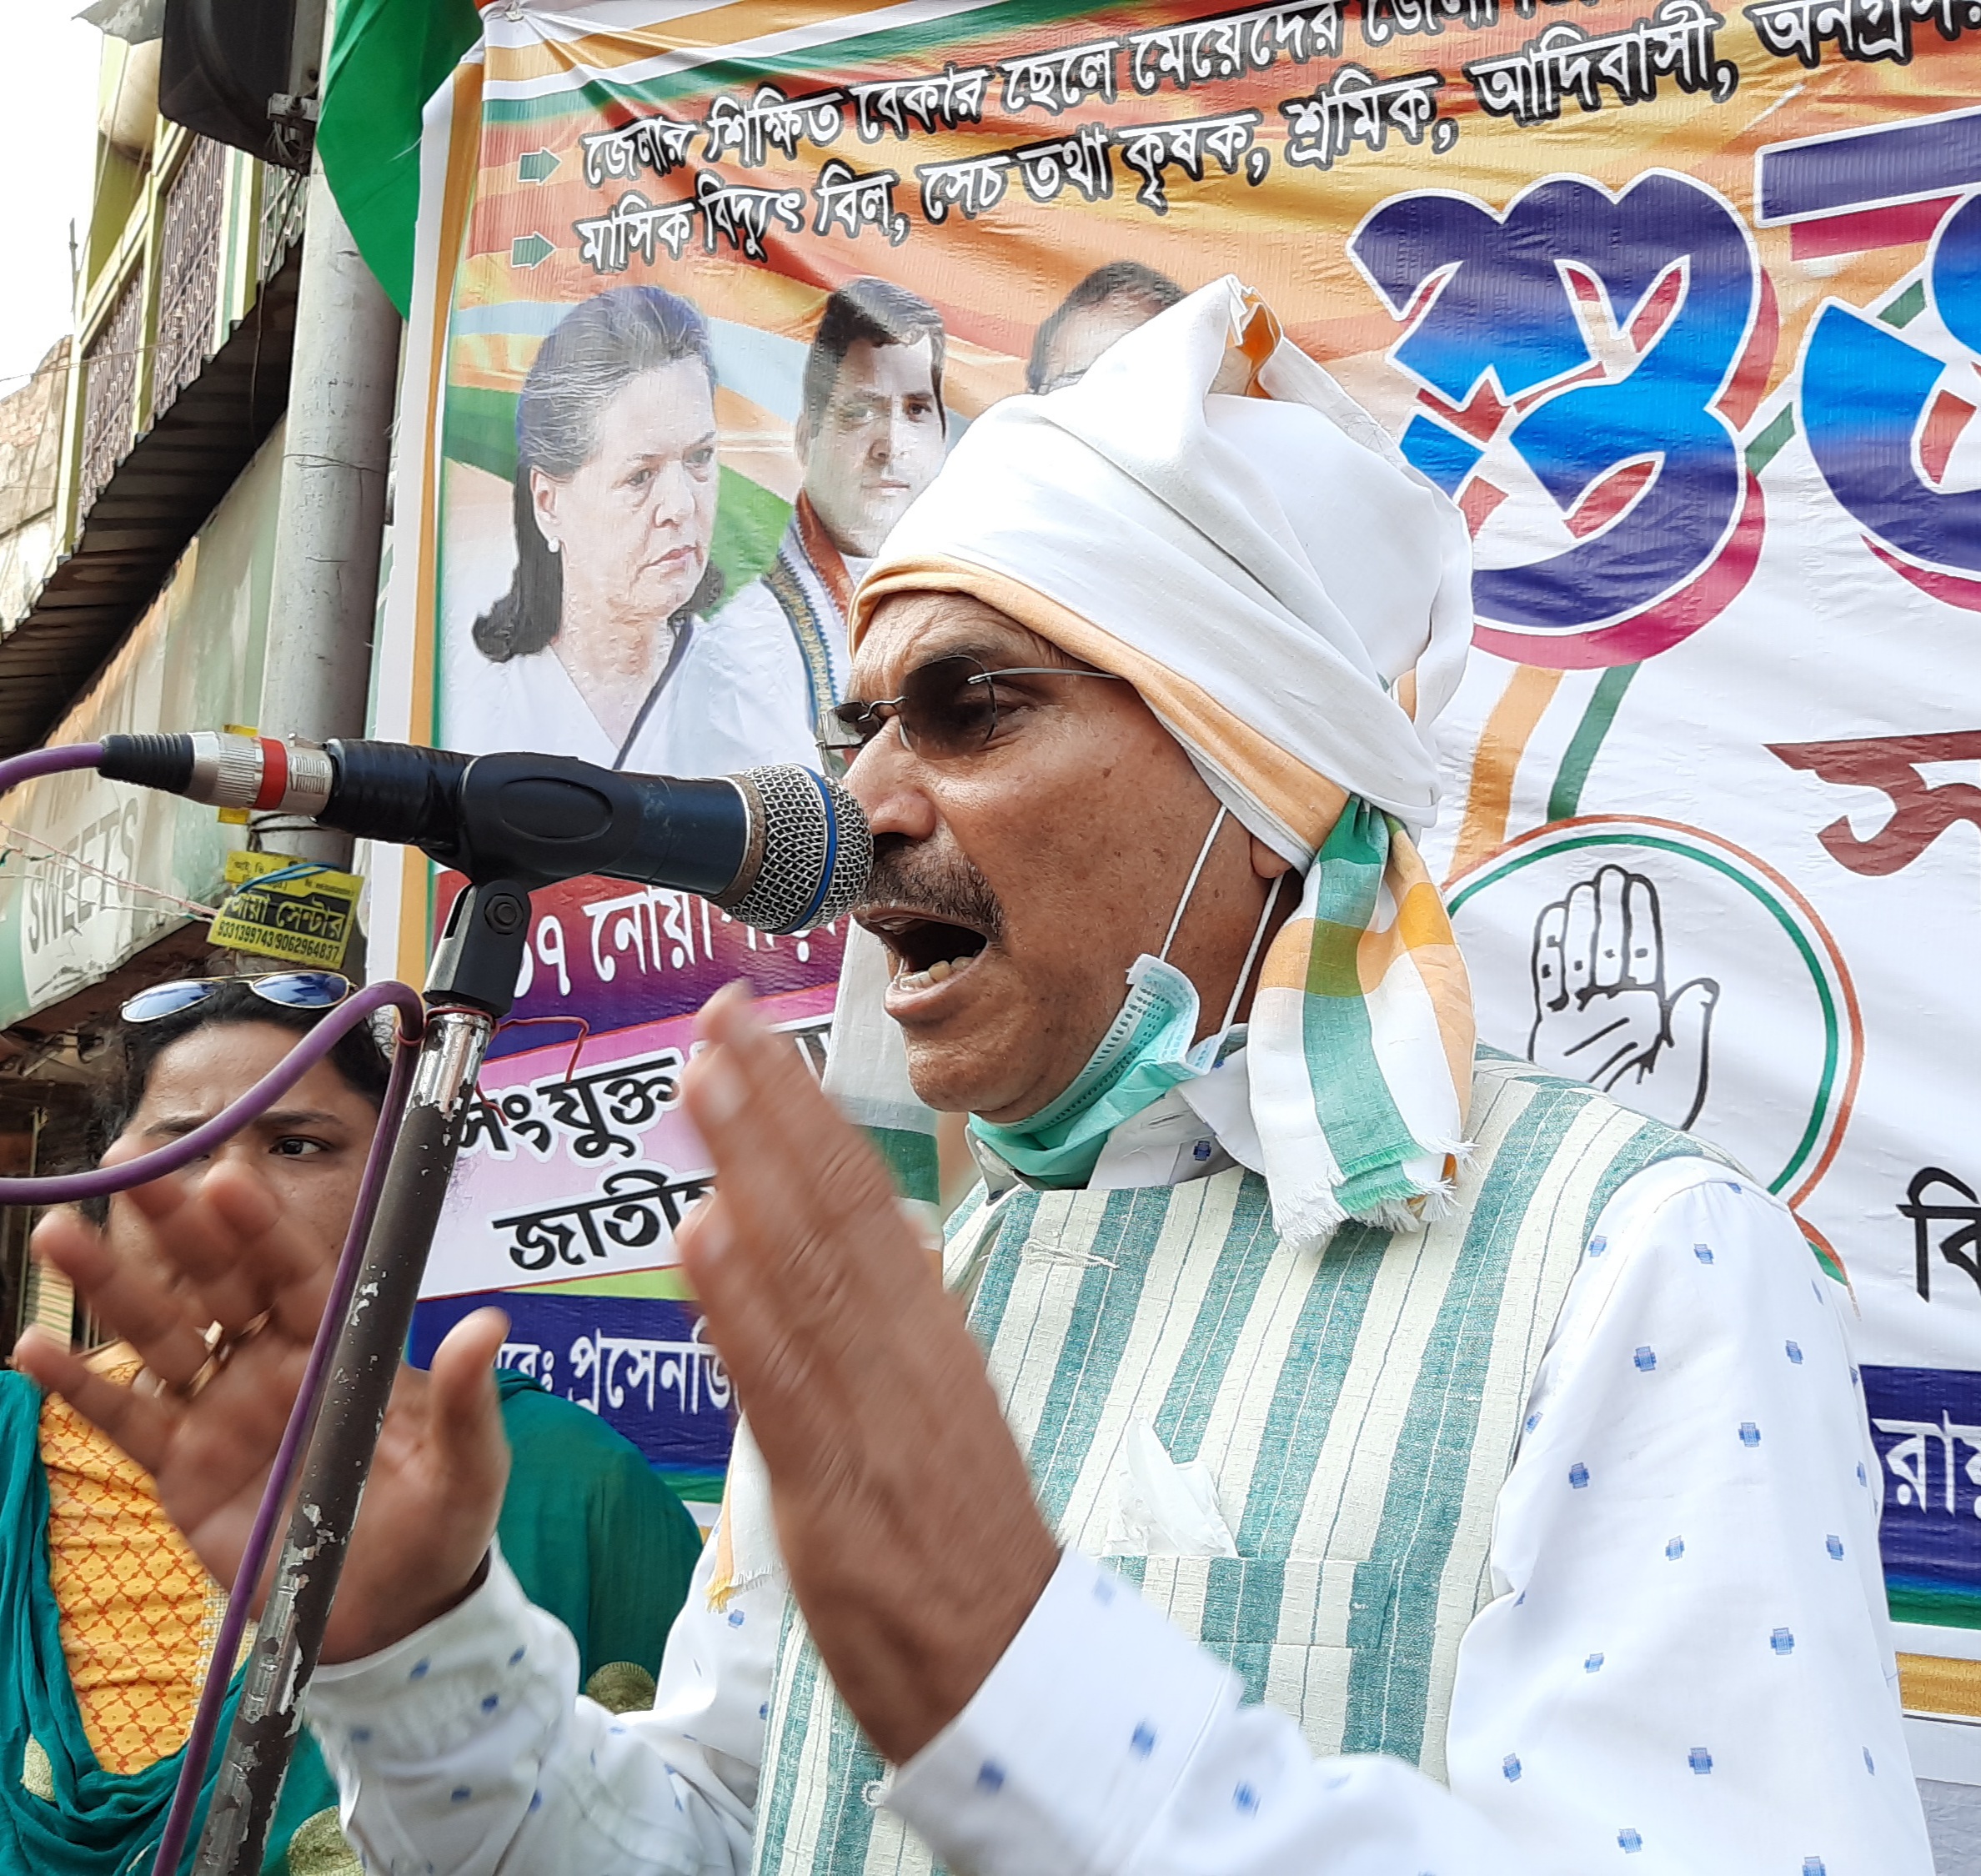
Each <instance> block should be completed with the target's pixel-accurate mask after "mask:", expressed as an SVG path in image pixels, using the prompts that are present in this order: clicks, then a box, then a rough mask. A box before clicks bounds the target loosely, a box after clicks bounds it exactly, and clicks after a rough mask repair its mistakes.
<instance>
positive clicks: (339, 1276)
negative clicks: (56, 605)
mask: <svg viewBox="0 0 1981 1876" xmlns="http://www.w3.org/2000/svg"><path fill="white" fill-rule="evenodd" d="M102 759H103V745H102V744H101V743H73V744H71V745H68V747H67V748H63V749H42V750H32V751H31V752H30V753H28V755H17V756H14V757H13V758H12V759H11V760H8V761H5V762H0V795H4V794H6V793H7V791H8V790H10V789H13V788H18V787H19V786H20V785H21V784H22V783H23V782H28V781H33V780H35V779H36V778H37V777H38V776H42V775H63V774H65V773H67V772H68V771H69V770H75V769H93V768H95V767H96V765H97V764H98V762H99V761H101V760H102ZM387 1006H391V1007H393V1008H394V1009H396V1010H397V1011H399V1046H398V1047H397V1048H396V1049H394V1051H393V1062H392V1076H391V1079H390V1081H388V1083H387V1084H386V1088H385V1099H384V1102H383V1104H382V1105H381V1106H380V1107H379V1126H378V1131H376V1132H375V1133H374V1135H373V1136H372V1144H371V1151H370V1152H369V1154H368V1155H367V1156H366V1157H365V1161H364V1177H363V1179H362V1180H361V1181H359V1187H358V1201H357V1204H356V1206H355V1207H354V1209H353V1211H352V1213H351V1224H350V1229H349V1231H347V1232H346V1234H345V1236H344V1250H343V1252H342V1253H341V1254H340V1255H339V1258H338V1261H337V1270H336V1273H335V1274H334V1276H333V1277H332V1278H331V1282H330V1294H329V1297H328V1300H327V1302H325V1304H324V1307H323V1320H322V1322H319V1323H318V1325H317V1332H316V1340H315V1341H314V1342H313V1343H312V1344H311V1346H310V1351H309V1362H308V1367H306V1368H305V1369H304V1370H303V1384H302V1386H301V1387H300V1388H299V1389H298V1392H297V1395H296V1402H295V1405H294V1406H293V1407H291V1408H290V1409H289V1417H288V1425H287V1426H286V1427H284V1428H283V1434H282V1443H281V1445H280V1446H279V1447H277V1448H276V1452H275V1461H274V1464H273V1467H271V1469H270V1471H269V1473H268V1485H267V1486H266V1487H265V1488H264V1489H263V1492H262V1500H261V1504H260V1506H259V1507H258V1509H257V1510H256V1512H255V1514H254V1522H253V1526H252V1527H251V1528H250V1529H249V1531H248V1543H247V1547H246V1548H245V1549H244V1550H243V1552H242V1553H241V1563H240V1568H239V1569H238V1571H237V1572H236V1573H235V1574H234V1583H233V1593H232V1594H231V1595H230V1596H229V1597H228V1603H227V1613H226V1615H225V1616H224V1617H223V1618H222V1621H221V1623H220V1633H219V1635H218V1638H216V1639H215V1642H214V1644H213V1660H212V1661H211V1663H209V1664H208V1668H207V1677H206V1684H205V1685H204V1686H203V1688H201V1689H200V1694H199V1706H198V1710H197V1711H196V1712H195V1713H194V1715H193V1730H192V1732H191V1733H189V1734H188V1737H187V1740H186V1744H185V1758H184V1761H183V1763H182V1764H181V1765H180V1767H179V1775H178V1784H177V1786H176V1787H175V1788H174V1789H173V1796H172V1808H171V1810H170V1811H169V1812H168V1813H167V1816H166V1820H165V1833H164V1835H163V1837H162V1838H160V1839H159V1841H158V1856H157V1858H155V1859H154V1861H153V1876H176V1872H177V1869H178V1860H179V1858H180V1856H181V1855H182V1853H183V1851H184V1848H185V1843H186V1838H187V1837H188V1835H189V1834H190V1833H191V1830H192V1825H193V1810H194V1808H195V1807H196V1806H197V1805H198V1802H199V1787H200V1781H201V1780H202V1778H203V1777H204V1775H205V1773H206V1767H207V1761H208V1758H210V1757H211V1756H212V1753H213V1735H214V1733H216V1732H217V1731H218V1728H219V1723H220V1709H221V1708H222V1706H223V1705H224V1704H225V1703H226V1698H227V1688H228V1683H229V1682H231V1681H232V1680H233V1659H234V1656H235V1655H236V1654H237V1653H238V1652H239V1650H240V1646H241V1635H242V1632H243V1630H244V1629H245V1628H246V1627H247V1625H248V1609H249V1608H250V1607H251V1605H252V1604H253V1600H254V1592H255V1589H256V1588H257V1587H258V1584H259V1583H260V1581H261V1576H262V1572H263V1569H264V1568H266V1567H267V1564H268V1552H269V1551H270V1550H271V1549H272V1548H273V1545H274V1538H275V1527H276V1522H277V1520H278V1518H279V1517H280V1516H281V1514H282V1507H283V1505H284V1504H285V1503H286V1502H288V1494H289V1487H290V1486H291V1485H292V1484H293V1482H294V1478H295V1474H296V1471H297V1468H298V1465H299V1463H300V1462H301V1459H302V1456H303V1446H304V1443H305V1441H306V1438H307V1436H308V1431H309V1427H310V1423H311V1422H313V1420H314V1419H315V1418H316V1412H317V1408H318V1405H319V1403H320V1402H321V1399H322V1396H323V1380H324V1377H325V1375H326V1374H327V1373H328V1369H329V1366H330V1357H331V1354H332V1352H334V1349H335V1348H336V1347H337V1338H338V1336H339V1333H340V1332H341V1331H342V1329H343V1327H344V1317H345V1315H346V1313H347V1312H348V1311H349V1308H350V1304H351V1294H352V1292H353V1291H354V1289H355V1288H356V1287H357V1282H358V1271H359V1265H360V1264H361V1263H362V1262H364V1241H365V1239H366V1238H367V1237H368V1236H370V1233H371V1225H372V1220H373V1218H374V1216H376V1215H377V1212H378V1209H379V1193H380V1192H381V1191H383V1189H384V1184H385V1170H386V1166H387V1165H388V1164H389V1161H390V1160H391V1157H392V1142H393V1140H394V1137H395V1136H397V1134H398V1132H399V1121H400V1119H401V1117H402V1116H404V1112H405V1109H406V1096H407V1095H408V1093H409V1091H410V1089H411V1087H412V1085H413V1066H414V1061H415V1060H416V1059H417V1057H418V1055H419V1034H420V1031H421V1029H422V1027H423V1026H424V1022H425V1015H426V1013H425V1008H424V1005H423V1004H422V1003H421V1002H420V1001H419V996H418V995H417V994H416V993H415V992H414V991H411V990H409V988H408V987H407V986H405V985H404V984H394V983H386V984H374V985H371V986H369V987H368V988H366V989H364V990H361V991H359V992H358V994H357V995H356V996H354V997H352V998H351V999H350V1000H349V1001H348V1002H345V1003H344V1004H342V1005H340V1006H339V1007H338V1008H337V1009H336V1010H335V1011H333V1012H332V1013H331V1014H330V1015H329V1016H326V1017H325V1018H324V1019H323V1021H321V1022H320V1023H318V1025H317V1026H316V1027H315V1028H313V1030H311V1031H309V1033H308V1035H307V1036H303V1038H302V1039H301V1040H300V1041H298V1043H297V1044H296V1045H295V1046H294V1047H293V1048H292V1049H291V1050H290V1051H289V1052H288V1054H287V1055H286V1056H283V1058H282V1060H281V1061H279V1062H278V1063H277V1064H276V1065H275V1066H274V1067H273V1068H272V1069H271V1070H269V1071H268V1073H267V1074H266V1075H264V1076H263V1077H262V1078H261V1080H260V1081H257V1082H256V1083H255V1084H254V1086H253V1087H252V1088H250V1089H249V1090H248V1091H247V1093H245V1094H244V1095H243V1096H241V1097H240V1099H239V1100H238V1101H235V1102H233V1105H232V1106H228V1107H225V1108H223V1109H222V1110H221V1111H220V1112H219V1113H218V1114H216V1115H215V1116H213V1119H212V1120H210V1121H208V1122H207V1123H206V1124H205V1125H204V1126H200V1127H196V1128H194V1130H193V1131H192V1132H191V1133H189V1134H187V1135H186V1136H183V1138H182V1139H179V1140H175V1141H173V1142H172V1143H171V1144H170V1145H169V1146H161V1147H159V1148H158V1149H157V1150H156V1151H153V1152H149V1153H146V1154H143V1155H142V1156H140V1157H138V1158H137V1159H134V1160H126V1161H124V1162H123V1164H122V1165H121V1166H98V1167H97V1168H96V1169H95V1170H94V1171H89V1172H76V1173H64V1174H59V1175H56V1176H52V1177H43V1178H30V1179H0V1205H64V1204H68V1203H71V1202H73V1201H75V1200H77V1199H84V1198H102V1197H107V1196H108V1195H109V1194H110V1193H112V1192H122V1191H128V1190H129V1189H130V1187H132V1186H142V1185H145V1184H147V1183H148V1182H149V1181H152V1180H154V1179H158V1178H162V1177H163V1176H164V1175H165V1174H167V1173H169V1172H177V1171H178V1170H179V1169H180V1168H181V1167H182V1166H189V1165H190V1164H191V1163H192V1162H193V1161H194V1160H197V1159H199V1158H202V1157H203V1156H205V1155H206V1154H207V1153H208V1152H210V1151H212V1150H213V1148H214V1147H216V1146H218V1145H219V1144H220V1143H221V1141H223V1140H226V1139H227V1138H228V1137H229V1136H231V1135H233V1133H235V1132H236V1131H238V1129H240V1128H241V1127H243V1126H245V1125H246V1124H247V1123H248V1121H251V1120H253V1118H254V1117H255V1116H256V1115H258V1114H259V1113H261V1112H262V1111H263V1110H265V1109H266V1108H268V1107H269V1106H272V1105H273V1103H274V1101H276V1099H277V1098H278V1096H282V1095H284V1094H286V1093H288V1091H289V1090H290V1089H291V1088H292V1087H293V1086H295V1085H296V1083H297V1082H298V1081H301V1080H302V1078H303V1076H305V1075H307V1074H308V1072H309V1071H310V1070H311V1069H313V1068H314V1067H315V1066H316V1065H317V1064H318V1062H320V1061H322V1060H323V1057H324V1056H327V1055H328V1054H329V1052H330V1051H331V1050H332V1049H333V1048H334V1047H335V1046H337V1043H338V1042H339V1040H340V1039H341V1038H342V1037H343V1036H345V1035H347V1034H348V1033H349V1031H351V1030H353V1029H354V1028H356V1027H357V1026H358V1025H359V1023H360V1022H363V1021H365V1020H366V1019H368V1018H369V1016H371V1014H372V1012H373V1011H375V1010H382V1009H384V1008H385V1007H387Z"/></svg>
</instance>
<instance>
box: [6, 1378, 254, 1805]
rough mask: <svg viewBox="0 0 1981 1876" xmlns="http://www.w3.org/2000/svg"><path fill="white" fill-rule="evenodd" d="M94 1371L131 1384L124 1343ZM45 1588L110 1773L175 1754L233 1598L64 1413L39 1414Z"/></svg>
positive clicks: (138, 1486) (121, 1468)
mask: <svg viewBox="0 0 1981 1876" xmlns="http://www.w3.org/2000/svg"><path fill="white" fill-rule="evenodd" d="M91 1365H92V1366H93V1367H96V1368H97V1369H98V1371H99V1372H103V1373H105V1374H107V1375H108V1377H110V1378H111V1379H112V1380H114V1381H118V1382H129V1380H130V1379H131V1377H133V1375H135V1374H136V1373H137V1372H138V1368H139V1367H140V1366H141V1365H142V1364H141V1363H140V1362H139V1361H138V1357H137V1355H136V1354H135V1352H133V1350H132V1349H131V1348H130V1347H128V1345H125V1344H118V1345H117V1346H116V1347H111V1348H108V1349H105V1350H103V1352H101V1353H100V1354H98V1356H96V1357H93V1358H92V1362H91ZM41 1455H42V1464H43V1467H44V1468H45V1469H46V1471H47V1472H48V1577H49V1583H50V1586H51V1588H53V1591H54V1594H55V1604H56V1608H57V1610H58V1613H59V1615H60V1618H61V1632H62V1652H63V1655H64V1656H65V1657H66V1658H67V1660H68V1671H69V1680H70V1683H71V1684H72V1685H73V1687H74V1688H75V1691H76V1704H77V1706H78V1708H81V1710H82V1715H83V1732H84V1733H85V1734H86V1735H87V1737H88V1740H89V1743H90V1747H91V1749H92V1750H93V1752H94V1753H96V1757H97V1763H98V1764H99V1765H101V1766H102V1767H103V1769H104V1770H105V1771H106V1772H111V1773H118V1774H123V1773H132V1772H141V1771H143V1769H144V1768H145V1767H146V1766H148V1765H150V1764H153V1763H156V1762H157V1761H158V1760H159V1759H161V1758H166V1757H168V1755H169V1754H171V1753H175V1752H177V1751H178V1749H179V1748H180V1747H181V1746H183V1744H184V1743H186V1736H187V1734H188V1733H190V1732H191V1731H192V1728H193V1708H194V1707H195V1706H196V1705H197V1704H198V1699H199V1687H200V1683H201V1681H202V1679H203V1678H204V1676H205V1673H206V1668H207V1663H208V1660H209V1659H210V1658H211V1657H212V1652H213V1642H214V1638H215V1637H216V1635H217V1633H218V1628H219V1623H220V1618H221V1616H222V1614H223V1613H224V1612H225V1609H226V1607H227V1598H226V1593H225V1592H224V1591H223V1590H222V1589H221V1588H220V1587H219V1585H218V1584H217V1583H214V1582H213V1580H212V1579H211V1578H209V1577H208V1575H207V1573H206V1572H205V1571H204V1570H203V1569H202V1568H200V1564H199V1560H198V1558H197V1557H195V1556H194V1555H193V1552H192V1549H191V1547H190V1546H188V1543H187V1542H186V1540H185V1539H184V1538H183V1537H181V1536H180V1535H179V1533H178V1531H177V1530H176V1529H174V1528H173V1524H172V1522H171V1520H170V1519H169V1518H168V1517H166V1515H165V1512H164V1508H163V1507H162V1506H161V1505H160V1504H159V1502H158V1494H157V1492H155V1491H153V1488H152V1482H151V1480H150V1479H149V1478H148V1477H147V1476H146V1474H145V1473H144V1472H143V1471H141V1470H140V1469H139V1468H138V1467H137V1466H136V1465H134V1464H133V1462H131V1461H130V1460H128V1459H127V1458H126V1457H124V1456H123V1453H121V1452H118V1450H117V1448H116V1447H114V1446H113V1445H112V1444H111V1443H110V1442H109V1441H108V1439H106V1438H105V1437H103V1434H101V1433H99V1432H98V1431H97V1430H96V1428H95V1427H92V1426H91V1425H90V1424H89V1422H88V1421H87V1420H85V1419H83V1417H82V1416H81V1415H80V1414H78V1413H77V1412H75V1410H74V1409H73V1407H69V1406H68V1403H67V1402H63V1401H61V1400H58V1399H57V1398H56V1397H54V1396H53V1395H50V1396H49V1397H48V1398H47V1399H46V1400H44V1401H43V1403H42V1415H41Z"/></svg>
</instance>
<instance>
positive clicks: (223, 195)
mask: <svg viewBox="0 0 1981 1876" xmlns="http://www.w3.org/2000/svg"><path fill="white" fill-rule="evenodd" d="M226 202H227V149H226V146H225V145H223V144H220V143H214V142H213V140H212V139H211V138H205V137H196V138H193V147H192V148H191V150H190V151H188V153H187V156H186V160H185V161H184V162H183V163H181V164H180V165H179V167H178V174H177V175H175V176H174V177H173V178H172V181H171V183H170V184H169V185H168V188H166V191H165V203H164V216H163V228H161V230H160V233H161V237H162V238H161V239H160V242H159V251H158V349H157V351H156V352H155V353H154V354H153V360H152V394H151V410H152V419H153V421H154V422H156V421H157V419H158V417H159V416H160V415H162V414H163V413H164V412H165V411H166V410H168V409H170V408H171V404H172V401H173V399H174V398H176V397H177V396H178V394H179V393H180V392H181V391H183V389H185V388H186V386H187V385H188V384H191V383H192V382H193V379H195V378H197V377H198V375H199V372H200V368H201V367H202V366H203V365H204V364H205V363H206V362H207V360H208V358H210V357H211V356H212V355H213V347H214V344H215V343H216V339H217V334H216V331H215V329H216V327H217V326H218V322H219V310H220V304H219V302H220V240H221V229H222V227H223V223H224V220H225V213H224V211H225V208H226Z"/></svg>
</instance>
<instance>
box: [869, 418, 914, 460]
mask: <svg viewBox="0 0 1981 1876" xmlns="http://www.w3.org/2000/svg"><path fill="white" fill-rule="evenodd" d="M905 421H906V419H905V416H904V415H903V413H902V410H901V408H900V405H899V404H893V405H890V407H889V409H888V413H887V417H886V420H885V422H883V423H880V424H875V426H874V441H873V444H872V447H871V449H870V454H871V455H872V457H873V459H874V460H875V462H876V463H880V464H883V465H885V464H889V463H891V462H892V461H893V460H894V459H895V457H896V456H898V455H899V454H900V453H901V448H902V445H903V444H905V442H906V441H907V439H906V437H905V435H904V434H902V429H901V426H902V424H904V423H905Z"/></svg>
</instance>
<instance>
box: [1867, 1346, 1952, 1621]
mask: <svg viewBox="0 0 1981 1876" xmlns="http://www.w3.org/2000/svg"><path fill="white" fill-rule="evenodd" d="M1863 1382H1864V1400H1865V1404H1866V1406H1867V1407H1868V1409H1869V1411H1870V1415H1871V1432H1872V1437H1873V1439H1874V1440H1875V1441H1876V1442H1877V1446H1878V1457H1879V1458H1880V1460H1881V1461H1882V1462H1883V1466H1882V1470H1883V1476H1884V1519H1883V1523H1882V1524H1881V1525H1880V1527H1879V1529H1878V1542H1879V1546H1880V1548H1881V1549H1882V1550H1883V1553H1884V1566H1885V1583H1886V1588H1887V1589H1888V1591H1889V1593H1890V1596H1891V1601H1892V1613H1893V1615H1895V1616H1897V1617H1898V1618H1899V1619H1900V1620H1902V1621H1913V1622H1933V1623H1952V1624H1955V1625H1957V1626H1960V1627H1964V1628H1981V1545H1978V1544H1977V1543H1976V1542H1975V1537H1976V1533H1977V1532H1978V1531H1981V1523H1978V1522H1977V1520H1981V1374H1978V1373H1973V1372H1969V1371H1968V1370H1965V1369H1946V1368H1888V1367H1871V1366H1869V1365H1867V1366H1866V1367H1864V1369H1863Z"/></svg>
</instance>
